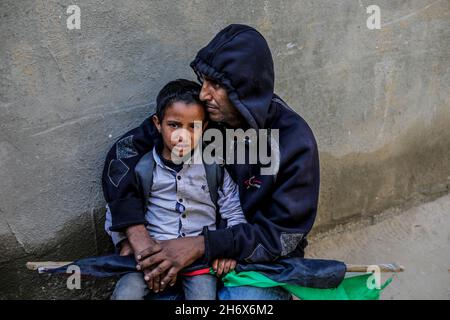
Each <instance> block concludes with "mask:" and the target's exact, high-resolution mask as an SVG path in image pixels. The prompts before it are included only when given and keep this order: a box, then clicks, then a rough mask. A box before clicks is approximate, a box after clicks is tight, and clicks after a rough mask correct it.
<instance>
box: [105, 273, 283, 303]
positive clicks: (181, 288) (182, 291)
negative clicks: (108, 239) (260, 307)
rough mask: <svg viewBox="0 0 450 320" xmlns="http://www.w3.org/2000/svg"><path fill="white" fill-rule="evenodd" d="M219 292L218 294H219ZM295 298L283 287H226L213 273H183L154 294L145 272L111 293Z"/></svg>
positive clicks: (129, 297)
mask: <svg viewBox="0 0 450 320" xmlns="http://www.w3.org/2000/svg"><path fill="white" fill-rule="evenodd" d="M216 292H217V295H216ZM216 298H218V299H219V300H291V299H292V296H291V294H290V293H289V292H287V291H286V290H284V289H283V288H281V287H271V288H259V287H252V286H239V287H226V286H223V285H220V284H219V285H217V278H216V276H214V275H211V274H204V275H197V276H189V277H188V276H183V277H182V279H181V281H177V283H176V284H175V285H174V286H173V287H167V288H166V289H165V290H164V291H163V292H158V293H154V292H153V291H151V290H150V289H148V287H147V284H146V282H145V281H144V275H143V273H141V272H131V273H127V274H125V275H124V276H122V277H121V278H120V279H119V281H118V282H117V284H116V287H115V289H114V292H113V294H112V296H111V299H113V300H144V299H145V300H216Z"/></svg>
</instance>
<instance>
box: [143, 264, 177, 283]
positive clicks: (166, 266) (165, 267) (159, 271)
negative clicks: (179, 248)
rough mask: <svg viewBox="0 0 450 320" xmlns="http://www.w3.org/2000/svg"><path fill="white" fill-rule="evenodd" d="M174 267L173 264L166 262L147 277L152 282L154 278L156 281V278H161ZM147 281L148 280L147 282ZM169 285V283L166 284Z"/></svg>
mask: <svg viewBox="0 0 450 320" xmlns="http://www.w3.org/2000/svg"><path fill="white" fill-rule="evenodd" d="M171 267H172V263H171V262H169V261H168V260H164V261H163V262H161V263H160V264H159V265H158V266H156V268H154V269H153V270H152V271H151V272H150V274H148V275H146V278H147V279H148V280H151V279H152V278H154V279H156V277H158V278H161V277H162V275H163V274H164V273H165V272H166V271H167V270H169V269H170V268H171ZM147 279H146V280H147ZM165 284H167V283H165ZM158 287H159V283H158Z"/></svg>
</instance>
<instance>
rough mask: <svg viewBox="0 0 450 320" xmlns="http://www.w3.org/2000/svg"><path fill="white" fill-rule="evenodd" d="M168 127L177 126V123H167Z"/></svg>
mask: <svg viewBox="0 0 450 320" xmlns="http://www.w3.org/2000/svg"><path fill="white" fill-rule="evenodd" d="M169 127H171V128H177V127H178V125H177V124H176V123H169Z"/></svg>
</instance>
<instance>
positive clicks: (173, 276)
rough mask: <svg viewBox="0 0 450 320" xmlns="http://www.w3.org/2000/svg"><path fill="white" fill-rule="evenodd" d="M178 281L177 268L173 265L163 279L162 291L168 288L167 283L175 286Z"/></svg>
mask: <svg viewBox="0 0 450 320" xmlns="http://www.w3.org/2000/svg"><path fill="white" fill-rule="evenodd" d="M176 281H177V270H176V268H175V267H172V268H170V269H169V271H168V272H167V274H166V276H165V277H164V278H163V279H162V280H161V291H162V290H164V289H165V288H166V286H167V285H169V286H173V285H174V284H175V282H176Z"/></svg>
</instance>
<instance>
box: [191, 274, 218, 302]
mask: <svg viewBox="0 0 450 320" xmlns="http://www.w3.org/2000/svg"><path fill="white" fill-rule="evenodd" d="M182 281H183V290H184V296H185V299H186V300H216V296H217V277H216V276H215V275H212V274H202V275H198V276H184V277H183V278H182Z"/></svg>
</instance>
